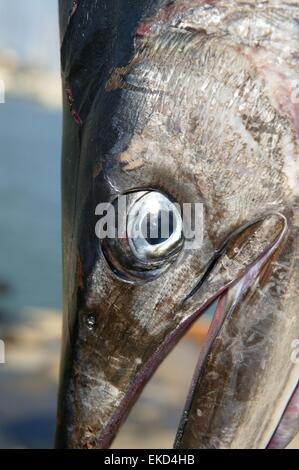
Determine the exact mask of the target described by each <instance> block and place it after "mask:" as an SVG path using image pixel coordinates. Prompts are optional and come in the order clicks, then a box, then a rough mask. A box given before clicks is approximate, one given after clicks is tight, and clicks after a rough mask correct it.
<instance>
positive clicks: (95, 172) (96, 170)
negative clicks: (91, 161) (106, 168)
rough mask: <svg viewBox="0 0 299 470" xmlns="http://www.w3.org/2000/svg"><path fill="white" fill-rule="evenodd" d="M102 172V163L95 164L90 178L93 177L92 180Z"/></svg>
mask: <svg viewBox="0 0 299 470" xmlns="http://www.w3.org/2000/svg"><path fill="white" fill-rule="evenodd" d="M102 170H103V165H102V163H97V164H96V165H95V167H94V169H93V173H92V176H93V177H94V178H97V177H98V176H99V175H100V174H101V172H102Z"/></svg>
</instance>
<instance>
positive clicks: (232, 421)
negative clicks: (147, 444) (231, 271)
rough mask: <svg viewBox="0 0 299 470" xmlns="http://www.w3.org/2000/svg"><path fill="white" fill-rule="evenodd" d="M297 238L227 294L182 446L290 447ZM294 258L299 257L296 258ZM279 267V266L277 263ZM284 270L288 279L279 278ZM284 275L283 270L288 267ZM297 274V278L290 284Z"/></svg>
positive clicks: (183, 427) (295, 425)
mask: <svg viewBox="0 0 299 470" xmlns="http://www.w3.org/2000/svg"><path fill="white" fill-rule="evenodd" d="M293 250H294V245H293V246H292V242H291V240H290V239H289V240H287V241H286V244H285V245H284V246H282V247H280V248H278V253H276V256H275V261H274V262H273V260H272V261H271V258H269V259H268V261H267V262H266V264H265V265H264V266H263V267H262V266H261V265H259V263H260V262H261V260H260V261H258V262H257V263H256V264H255V265H254V266H253V268H252V269H251V270H249V271H248V272H247V273H246V275H245V276H244V277H243V278H242V279H241V281H239V282H238V283H237V284H235V285H234V286H233V287H231V288H230V289H229V290H227V291H225V292H224V294H223V295H221V296H220V298H219V300H218V305H217V308H216V312H215V318H214V319H213V321H212V324H211V327H210V331H209V334H208V338H207V341H206V343H205V344H204V346H203V350H202V352H201V356H200V359H199V362H198V365H197V368H196V372H195V374H194V378H193V382H192V386H191V389H190V392H189V396H188V399H187V402H186V406H185V411H184V413H183V416H182V420H181V424H180V427H179V430H178V433H177V437H176V441H175V447H176V448H215V449H225V448H230V449H265V448H284V447H286V446H287V445H288V444H289V442H290V441H291V440H292V438H293V437H294V436H295V435H296V434H297V433H298V431H299V421H298V419H299V412H298V378H299V367H298V361H294V360H293V359H292V344H293V343H294V339H295V338H296V335H298V331H299V323H298V321H299V320H298V310H297V309H295V310H293V309H290V306H291V305H292V304H293V303H294V299H295V296H296V295H297V294H296V292H297V288H296V285H298V284H297V283H298V272H297V271H296V268H295V267H294V258H293V257H295V251H293ZM292 258H293V259H292ZM271 264H272V267H271ZM279 267H280V269H281V267H283V271H284V276H283V278H282V277H281V276H280V282H279V279H278V276H277V269H279ZM281 272H282V271H281ZM291 279H292V282H291V281H290V280H291Z"/></svg>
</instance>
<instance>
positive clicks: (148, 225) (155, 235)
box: [142, 211, 175, 245]
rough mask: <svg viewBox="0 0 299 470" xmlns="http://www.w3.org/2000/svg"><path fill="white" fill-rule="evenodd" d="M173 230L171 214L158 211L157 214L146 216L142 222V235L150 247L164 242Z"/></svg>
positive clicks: (172, 216) (173, 223)
mask: <svg viewBox="0 0 299 470" xmlns="http://www.w3.org/2000/svg"><path fill="white" fill-rule="evenodd" d="M174 230H175V220H174V215H173V212H166V211H159V213H158V214H147V215H146V217H144V219H143V221H142V235H143V237H144V238H145V239H146V241H147V242H148V243H150V245H159V244H160V243H163V242H165V241H166V240H168V238H169V237H171V235H172V234H173V232H174Z"/></svg>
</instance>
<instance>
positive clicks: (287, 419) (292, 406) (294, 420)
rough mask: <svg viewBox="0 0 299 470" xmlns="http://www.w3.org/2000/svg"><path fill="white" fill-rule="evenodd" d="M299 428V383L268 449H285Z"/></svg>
mask: <svg viewBox="0 0 299 470" xmlns="http://www.w3.org/2000/svg"><path fill="white" fill-rule="evenodd" d="M298 429H299V385H298V384H297V387H296V389H295V391H294V393H293V395H292V397H291V399H290V401H289V403H288V405H287V407H286V410H285V412H284V414H283V416H282V419H281V421H280V423H279V425H278V427H277V429H276V431H275V433H274V435H273V436H272V438H271V441H270V443H269V444H268V449H284V448H285V447H286V446H287V445H288V444H289V443H290V442H291V441H292V439H293V437H295V436H296V430H298Z"/></svg>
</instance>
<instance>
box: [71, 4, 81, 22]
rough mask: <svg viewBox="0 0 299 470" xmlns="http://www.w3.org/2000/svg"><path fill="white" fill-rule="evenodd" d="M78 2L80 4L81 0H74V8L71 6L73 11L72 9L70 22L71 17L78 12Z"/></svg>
mask: <svg viewBox="0 0 299 470" xmlns="http://www.w3.org/2000/svg"><path fill="white" fill-rule="evenodd" d="M78 4H79V0H73V3H72V8H71V11H70V14H69V22H70V20H71V18H72V17H73V16H74V14H75V13H76V11H77V9H78Z"/></svg>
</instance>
